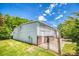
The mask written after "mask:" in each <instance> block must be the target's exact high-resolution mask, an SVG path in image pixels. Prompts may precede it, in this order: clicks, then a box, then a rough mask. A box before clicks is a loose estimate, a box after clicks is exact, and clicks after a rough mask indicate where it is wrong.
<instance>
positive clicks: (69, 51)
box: [62, 44, 76, 55]
mask: <svg viewBox="0 0 79 59" xmlns="http://www.w3.org/2000/svg"><path fill="white" fill-rule="evenodd" d="M75 47H76V44H65V45H64V47H63V49H62V51H63V53H62V54H63V55H75V53H76V51H75Z"/></svg>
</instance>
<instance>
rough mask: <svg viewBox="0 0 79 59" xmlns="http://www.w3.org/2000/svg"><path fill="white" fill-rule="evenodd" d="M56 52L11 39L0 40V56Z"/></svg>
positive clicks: (54, 54)
mask: <svg viewBox="0 0 79 59" xmlns="http://www.w3.org/2000/svg"><path fill="white" fill-rule="evenodd" d="M56 55H57V54H56V53H54V52H52V51H49V50H45V49H43V48H40V47H38V46H35V45H31V44H28V43H24V42H20V41H16V40H13V39H6V40H0V56H56Z"/></svg>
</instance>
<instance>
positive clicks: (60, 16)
mask: <svg viewBox="0 0 79 59" xmlns="http://www.w3.org/2000/svg"><path fill="white" fill-rule="evenodd" d="M62 17H63V15H59V16H58V17H56V18H55V19H56V20H57V19H60V18H62Z"/></svg>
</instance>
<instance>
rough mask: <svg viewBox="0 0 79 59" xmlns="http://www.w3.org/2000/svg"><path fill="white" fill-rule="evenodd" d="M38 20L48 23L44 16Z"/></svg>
mask: <svg viewBox="0 0 79 59" xmlns="http://www.w3.org/2000/svg"><path fill="white" fill-rule="evenodd" d="M38 20H39V21H46V19H45V17H44V16H39V17H38Z"/></svg>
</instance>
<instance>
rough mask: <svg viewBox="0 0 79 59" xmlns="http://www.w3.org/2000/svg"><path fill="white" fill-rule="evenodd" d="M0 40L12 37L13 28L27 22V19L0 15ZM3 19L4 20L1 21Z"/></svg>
mask: <svg viewBox="0 0 79 59" xmlns="http://www.w3.org/2000/svg"><path fill="white" fill-rule="evenodd" d="M0 17H1V19H0V39H8V38H11V37H12V32H13V30H14V28H15V27H17V26H19V25H20V24H22V23H27V22H29V21H28V20H27V19H24V18H20V17H14V16H10V15H9V14H6V15H5V16H3V15H2V14H1V13H0ZM3 17H4V19H3Z"/></svg>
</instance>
